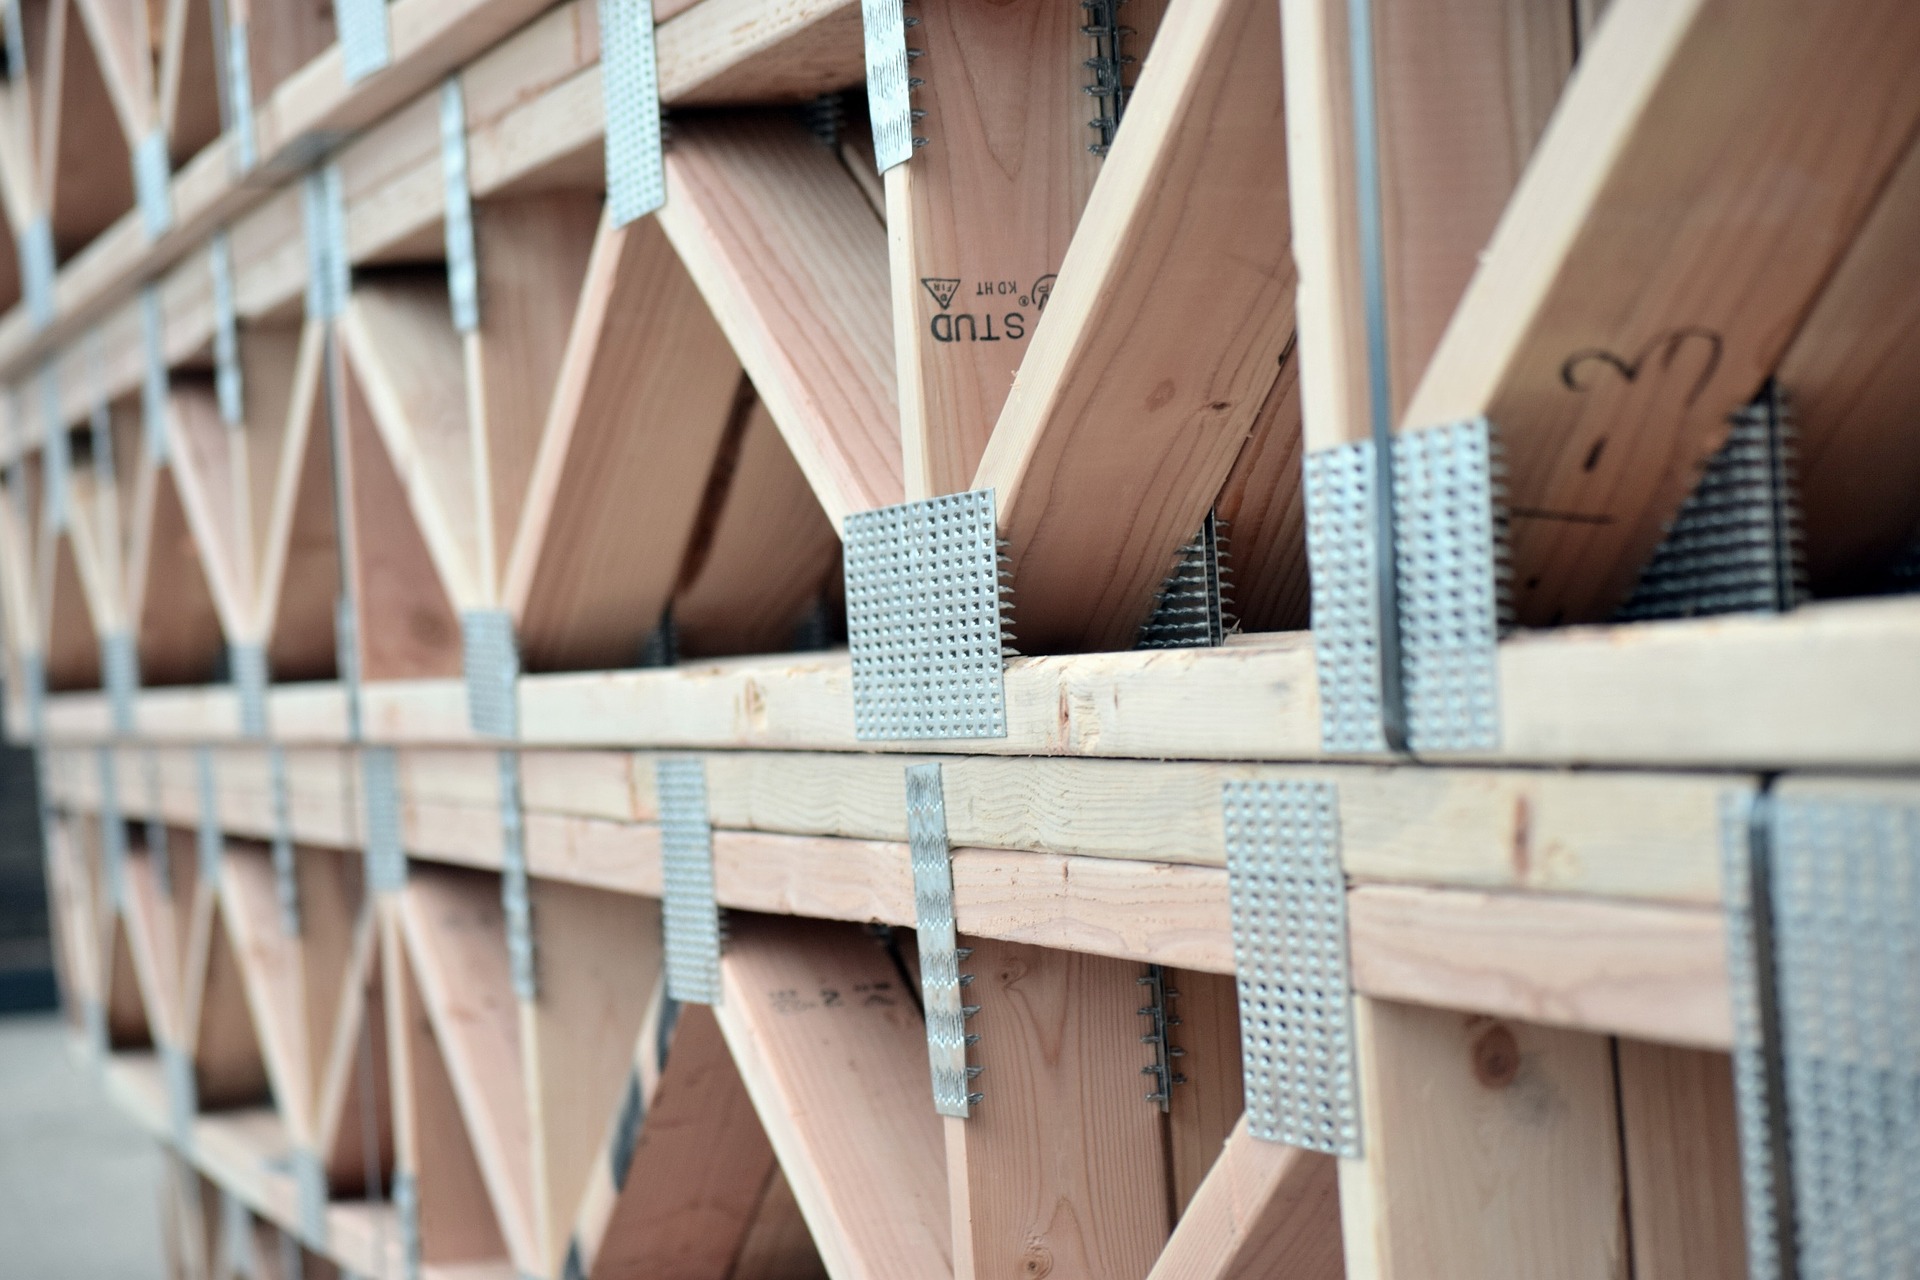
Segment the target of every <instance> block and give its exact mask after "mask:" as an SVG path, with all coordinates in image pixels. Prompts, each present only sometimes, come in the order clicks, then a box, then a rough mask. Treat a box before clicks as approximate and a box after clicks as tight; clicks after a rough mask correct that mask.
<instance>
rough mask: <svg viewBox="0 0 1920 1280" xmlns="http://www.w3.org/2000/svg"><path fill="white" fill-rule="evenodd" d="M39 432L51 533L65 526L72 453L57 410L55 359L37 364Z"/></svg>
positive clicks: (45, 517) (57, 384)
mask: <svg viewBox="0 0 1920 1280" xmlns="http://www.w3.org/2000/svg"><path fill="white" fill-rule="evenodd" d="M39 383H40V433H41V441H42V443H41V449H40V456H41V457H42V459H43V460H44V461H43V466H44V468H45V471H46V477H47V481H46V483H47V496H46V504H45V508H44V511H45V515H44V519H45V521H46V526H47V528H48V529H49V530H51V531H52V532H54V533H59V532H61V531H63V530H64V529H65V528H66V527H67V511H68V508H69V506H70V505H71V502H70V495H69V490H70V488H71V484H70V482H69V475H70V473H71V472H72V470H73V453H72V450H71V448H70V447H69V445H70V443H71V442H70V441H69V440H68V438H67V424H66V421H65V419H64V417H63V415H62V414H61V412H60V375H59V374H58V372H57V371H56V370H55V367H54V362H53V361H51V360H49V361H47V362H46V363H45V364H43V365H41V366H40V378H39Z"/></svg>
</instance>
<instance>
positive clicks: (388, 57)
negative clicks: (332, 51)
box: [333, 0, 393, 84]
mask: <svg viewBox="0 0 1920 1280" xmlns="http://www.w3.org/2000/svg"><path fill="white" fill-rule="evenodd" d="M333 20H334V25H335V26H336V27H337V28H338V29H339V32H340V70H341V72H342V73H343V74H344V75H345V76H346V78H347V83H348V84H358V83H359V82H360V81H362V80H365V79H366V78H367V77H368V76H370V75H372V74H373V73H374V72H376V71H378V70H380V69H381V68H382V67H385V66H386V65H387V64H388V63H390V62H392V61H393V41H392V37H391V36H390V35H389V34H388V31H387V0H333Z"/></svg>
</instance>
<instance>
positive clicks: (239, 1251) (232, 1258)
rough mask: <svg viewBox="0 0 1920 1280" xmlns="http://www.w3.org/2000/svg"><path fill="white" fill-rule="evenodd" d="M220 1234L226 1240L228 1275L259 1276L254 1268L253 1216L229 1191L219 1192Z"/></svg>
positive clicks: (243, 1203)
mask: <svg viewBox="0 0 1920 1280" xmlns="http://www.w3.org/2000/svg"><path fill="white" fill-rule="evenodd" d="M220 1232H221V1234H222V1235H223V1236H224V1237H225V1238H226V1250H227V1271H228V1274H229V1275H239V1276H251V1275H257V1274H259V1273H258V1271H257V1270H256V1268H255V1266H254V1254H253V1214H252V1212H251V1211H250V1210H248V1208H247V1206H246V1204H245V1202H243V1201H242V1200H241V1199H240V1198H239V1197H238V1196H236V1195H234V1194H233V1193H232V1192H231V1191H227V1190H224V1189H223V1190H222V1191H221V1192H220Z"/></svg>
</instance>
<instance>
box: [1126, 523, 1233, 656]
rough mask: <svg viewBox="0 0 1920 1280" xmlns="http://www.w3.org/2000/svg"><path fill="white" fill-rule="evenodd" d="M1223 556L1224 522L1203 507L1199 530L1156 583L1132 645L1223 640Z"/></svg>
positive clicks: (1184, 645) (1185, 645)
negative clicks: (1148, 612)
mask: <svg viewBox="0 0 1920 1280" xmlns="http://www.w3.org/2000/svg"><path fill="white" fill-rule="evenodd" d="M1226 560H1227V545H1226V535H1225V532H1224V522H1223V521H1221V520H1220V518H1219V517H1218V516H1216V515H1215V514H1214V513H1213V512H1211V511H1209V512H1207V517H1206V519H1205V520H1202V521H1201V522H1200V531H1199V532H1198V533H1196V534H1194V536H1193V539H1192V541H1190V542H1188V543H1187V544H1186V545H1185V546H1183V547H1181V548H1180V550H1179V552H1178V554H1177V555H1176V556H1175V558H1174V565H1173V572H1171V573H1169V574H1168V575H1167V580H1166V581H1165V582H1163V583H1161V584H1160V594H1159V596H1158V597H1157V598H1156V599H1155V600H1154V602H1153V613H1152V614H1151V615H1150V616H1149V617H1148V618H1147V621H1146V624H1145V625H1144V626H1142V627H1141V628H1140V638H1139V639H1138V640H1136V641H1135V642H1134V645H1133V647H1134V648H1136V649H1204V648H1213V647H1217V646H1219V645H1223V644H1225V643H1226V642H1227V632H1228V631H1230V630H1231V629H1232V625H1233V623H1232V618H1231V616H1230V614H1229V611H1228V605H1227V580H1228V575H1227V569H1226Z"/></svg>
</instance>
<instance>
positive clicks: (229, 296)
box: [207, 227, 246, 427]
mask: <svg viewBox="0 0 1920 1280" xmlns="http://www.w3.org/2000/svg"><path fill="white" fill-rule="evenodd" d="M207 266H208V269H209V271H210V272H211V273H212V276H213V390H214V396H215V398H216V399H217V400H218V401H219V403H220V420H221V421H222V422H224V423H226V424H227V425H228V426H230V427H237V426H239V425H240V424H241V420H242V418H243V417H244V415H245V412H246V385H245V383H244V382H243V381H242V375H241V372H240V314H239V310H238V308H237V307H236V305H235V302H234V293H233V242H232V241H231V240H230V239H228V237H227V230H226V228H225V227H222V228H221V229H220V230H218V231H216V232H214V233H213V239H212V241H211V242H210V243H209V244H208V246H207Z"/></svg>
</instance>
